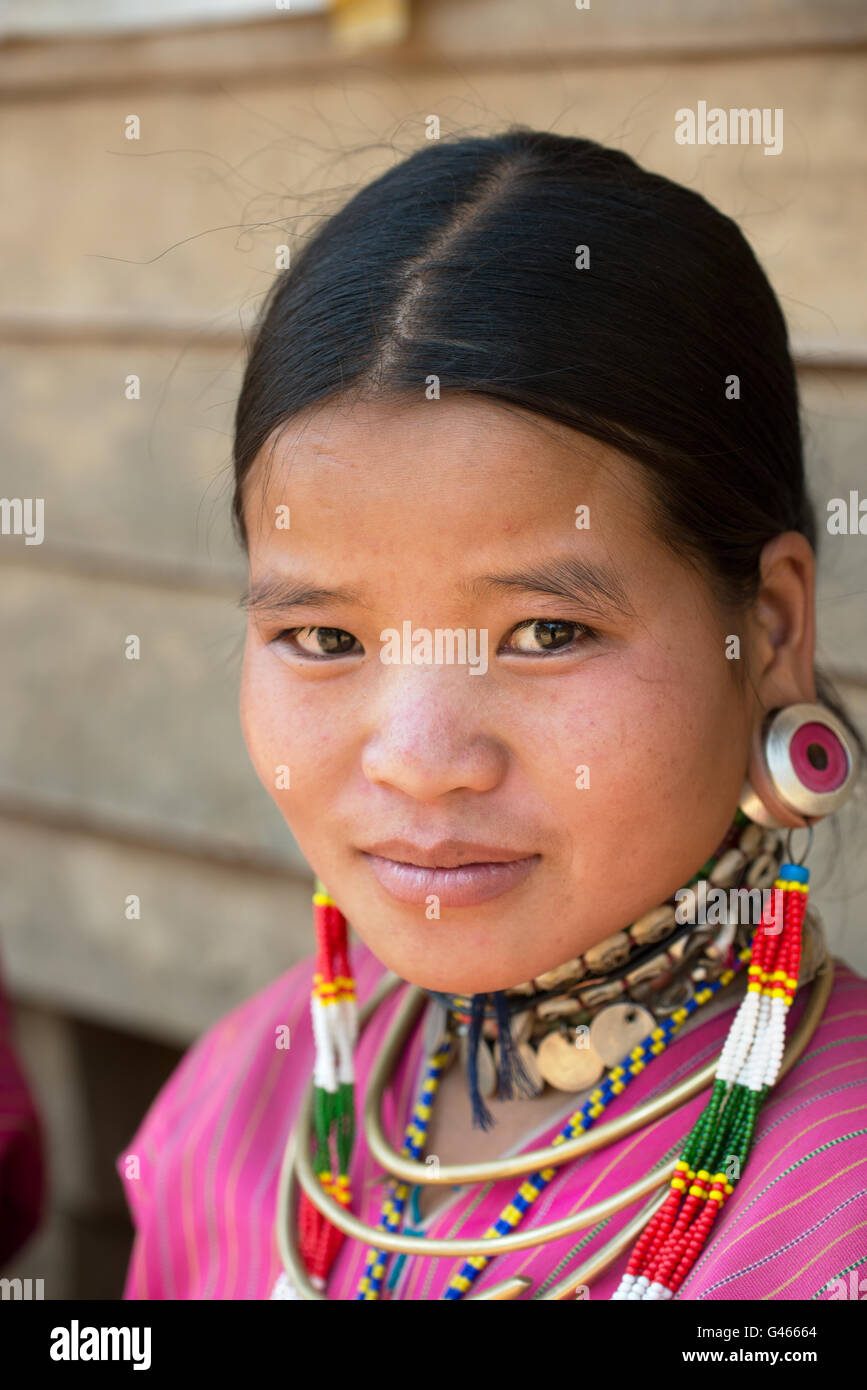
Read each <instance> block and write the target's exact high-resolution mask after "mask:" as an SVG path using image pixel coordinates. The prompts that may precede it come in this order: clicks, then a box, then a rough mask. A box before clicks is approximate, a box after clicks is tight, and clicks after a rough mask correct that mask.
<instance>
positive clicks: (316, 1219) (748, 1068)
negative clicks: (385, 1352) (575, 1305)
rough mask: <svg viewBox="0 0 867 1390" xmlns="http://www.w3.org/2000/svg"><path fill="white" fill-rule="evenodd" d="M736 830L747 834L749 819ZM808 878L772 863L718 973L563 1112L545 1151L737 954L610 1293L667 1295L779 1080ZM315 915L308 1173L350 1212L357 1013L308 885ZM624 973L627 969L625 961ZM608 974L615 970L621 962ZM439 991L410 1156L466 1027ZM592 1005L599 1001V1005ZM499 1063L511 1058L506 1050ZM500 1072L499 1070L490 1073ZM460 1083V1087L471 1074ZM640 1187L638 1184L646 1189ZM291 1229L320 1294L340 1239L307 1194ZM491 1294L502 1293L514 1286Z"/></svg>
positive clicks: (466, 1269) (333, 933)
mask: <svg viewBox="0 0 867 1390" xmlns="http://www.w3.org/2000/svg"><path fill="white" fill-rule="evenodd" d="M745 823H746V817H744V816H743V813H742V812H739V813H738V816H736V818H735V821H734V823H733V827H732V830H730V832H729V836H728V837H727V839H726V841H724V842H723V845H722V846H721V847H720V848H719V850H718V851H717V853H716V855H715V856H714V858H713V859H712V860H711V861H708V865H705V866H703V868H702V870H700V871H699V876H701V875H702V874H703V873H705V872H706V871H707V870H708V867H709V865H711V864H714V863H719V862H721V860H722V859H724V857H725V855H726V854H730V853H731V846H730V841H731V834H732V832H733V831H734V830H740V831H741V833H742V827H743V825H744V824H745ZM748 828H749V829H752V830H758V829H759V828H758V827H755V826H749V827H748ZM810 839H812V832H811V833H810ZM808 848H809V846H808ZM755 849H756V850H757V851H758V852H759V857H761V854H762V853H764V854H767V853H768V851H767V850H766V849H765V850H762V847H761V844H759V843H758V842H756V843H755ZM744 859H746V856H744ZM752 867H753V868H754V867H755V865H754V864H753V866H752ZM743 869H744V864H743V863H741V864H740V865H739V866H738V872H740V871H741V870H743ZM762 872H763V874H765V875H766V874H767V865H765V866H763V869H762ZM693 882H695V878H693V879H692V880H690V883H693ZM808 883H809V871H808V870H807V869H806V868H804V867H803V864H802V863H801V864H794V863H792V862H785V863H783V864H782V865H781V866H780V867H779V869H778V870H776V869H775V877H774V879H773V886H774V889H777V890H779V891H778V892H774V893H772V894H770V895H768V896H770V898H771V902H770V903H769V904H768V905H767V906H766V907H765V910H764V911H763V913H762V916H761V920H760V922H759V925H758V927H757V929H756V930H755V932H754V933H753V935H752V939H751V941H750V943H749V944H748V945H742V946H738V947H734V946H733V945H732V941H731V939H729V949H728V957H729V963H728V964H724V968H722V969H720V970H719V971H718V973H717V978H715V979H713V980H706V981H704V982H699V987H698V988H695V987H692V988H691V991H690V997H689V998H688V999H687V1000H685V1001H684V1002H683V1003H680V1004H678V1005H677V1006H676V1007H674V1008H672V1009H670V1011H669V1012H668V1015H667V1016H666V1017H664V1018H663V1019H662V1020H661V1021H660V1022H658V1023H657V1026H656V1027H654V1028H652V1029H650V1030H649V1032H648V1033H647V1035H646V1036H645V1037H644V1038H643V1039H642V1040H641V1041H640V1042H638V1043H637V1044H636V1045H635V1046H634V1047H632V1048H631V1049H630V1050H629V1051H628V1053H627V1055H625V1056H624V1057H623V1058H622V1059H621V1060H620V1061H619V1062H618V1063H616V1064H615V1065H614V1066H613V1067H611V1068H610V1069H609V1071H608V1074H607V1076H606V1077H605V1079H604V1081H602V1083H601V1084H600V1085H598V1086H596V1087H595V1089H594V1090H593V1091H592V1092H591V1094H590V1096H589V1097H588V1099H587V1100H586V1101H585V1102H584V1104H583V1105H582V1106H581V1107H580V1108H579V1109H577V1110H576V1111H575V1112H574V1113H573V1114H572V1115H571V1116H570V1117H569V1119H568V1120H567V1121H566V1123H565V1124H564V1126H563V1127H562V1129H561V1131H560V1132H559V1134H558V1135H557V1136H556V1137H555V1139H554V1141H553V1144H552V1146H551V1152H552V1154H553V1153H556V1147H557V1146H559V1145H564V1144H567V1143H569V1142H570V1141H574V1140H575V1139H576V1138H577V1136H579V1135H581V1134H584V1133H586V1132H587V1130H589V1129H590V1127H591V1126H592V1125H594V1124H595V1122H596V1121H597V1119H598V1118H599V1117H600V1116H601V1115H602V1114H604V1111H605V1108H606V1106H607V1105H608V1104H609V1103H610V1102H611V1100H613V1098H614V1097H615V1096H616V1095H619V1094H620V1093H621V1092H622V1091H623V1090H624V1089H625V1087H626V1086H627V1085H628V1084H629V1082H630V1081H631V1080H632V1079H633V1078H634V1077H635V1076H636V1075H638V1073H639V1072H641V1071H642V1070H643V1069H644V1067H645V1066H646V1065H647V1064H648V1062H650V1061H652V1060H653V1058H654V1057H655V1056H659V1055H660V1054H661V1053H662V1052H663V1051H664V1050H665V1047H666V1046H667V1045H668V1043H669V1042H670V1041H671V1039H672V1038H673V1037H674V1036H675V1035H676V1034H677V1033H678V1031H679V1030H680V1029H681V1028H682V1027H683V1025H684V1024H685V1022H686V1021H687V1019H688V1018H689V1017H691V1015H692V1014H693V1013H694V1012H695V1011H696V1010H697V1009H699V1008H701V1007H702V1005H704V1004H706V1003H707V1002H708V1001H709V1000H710V999H712V998H713V996H714V995H715V994H716V993H717V992H718V991H719V990H720V989H722V988H723V987H724V986H725V985H727V984H728V983H729V982H730V981H731V980H732V979H733V978H734V977H735V975H736V973H737V972H738V971H739V970H741V969H742V967H743V964H744V963H745V962H746V961H747V960H749V962H750V964H749V968H748V976H749V983H748V985H747V989H746V993H745V995H744V998H743V1000H742V1002H741V1005H740V1007H739V1009H738V1011H737V1014H736V1017H735V1019H734V1022H733V1024H732V1027H731V1029H730V1031H729V1034H728V1037H727V1040H726V1043H725V1046H724V1048H723V1052H722V1054H721V1056H720V1058H719V1061H718V1063H717V1067H716V1072H715V1076H714V1081H713V1088H712V1092H711V1096H710V1099H709V1101H708V1103H707V1105H706V1107H705V1109H704V1111H703V1112H702V1114H701V1115H700V1117H699V1119H698V1121H697V1122H696V1124H695V1126H694V1127H693V1129H692V1131H691V1133H690V1135H689V1136H688V1138H687V1140H686V1142H685V1145H684V1147H683V1150H682V1152H681V1156H680V1159H679V1160H678V1162H677V1164H676V1166H675V1173H674V1177H673V1178H672V1180H671V1184H670V1187H669V1191H668V1194H667V1196H666V1198H665V1201H664V1203H661V1204H659V1203H658V1204H657V1205H656V1208H655V1210H654V1212H653V1214H652V1216H651V1219H650V1220H649V1221H648V1222H647V1224H646V1225H645V1227H644V1229H643V1231H642V1232H641V1234H640V1236H639V1239H638V1241H637V1242H636V1244H635V1247H634V1249H633V1251H632V1254H631V1257H630V1261H629V1264H628V1267H627V1271H626V1274H625V1275H624V1278H623V1280H622V1282H621V1285H620V1287H619V1288H618V1290H617V1292H616V1293H615V1294H614V1295H613V1297H614V1298H615V1299H629V1300H635V1299H644V1300H655V1299H664V1298H671V1297H672V1296H673V1295H674V1294H675V1293H676V1292H677V1289H678V1288H679V1287H680V1284H681V1283H682V1281H683V1279H684V1278H685V1277H686V1275H687V1274H688V1272H689V1270H690V1269H691V1268H692V1265H693V1264H694V1262H695V1260H696V1259H697V1258H698V1255H699V1254H700V1252H701V1249H702V1248H703V1247H704V1244H705V1243H706V1241H707V1238H708V1234H709V1231H710V1229H711V1226H712V1224H713V1221H714V1219H715V1218H716V1216H717V1214H718V1212H719V1210H720V1209H721V1207H722V1205H723V1203H724V1202H725V1200H726V1199H727V1198H728V1197H729V1196H730V1195H731V1193H732V1192H733V1191H734V1186H735V1184H736V1182H737V1181H738V1179H739V1178H740V1176H741V1174H742V1172H743V1167H744V1165H745V1163H746V1160H747V1157H748V1154H749V1150H750V1147H751V1144H752V1140H753V1135H754V1132H755V1124H756V1118H757V1115H758V1112H759V1109H760V1108H761V1105H762V1102H763V1101H764V1098H765V1096H766V1094H767V1092H768V1091H769V1090H770V1088H771V1087H772V1086H773V1084H774V1082H775V1081H776V1079H777V1076H778V1074H779V1071H780V1065H781V1062H782V1058H783V1047H784V1042H785V1016H786V1012H787V1010H788V1008H789V1006H790V1004H791V1002H792V999H793V997H794V993H795V990H796V988H797V984H798V977H799V970H800V959H801V940H802V927H803V921H804V911H805V907H806V901H807V893H808ZM314 918H315V921H316V929H317V944H318V949H317V962H316V972H315V975H314V986H313V992H312V996H311V1013H312V1018H313V1027H314V1034H315V1038H316V1044H317V1050H316V1068H315V1072H314V1088H313V1129H314V1134H315V1142H316V1147H315V1154H314V1157H313V1170H314V1172H315V1173H316V1176H317V1179H318V1183H319V1184H320V1186H321V1189H322V1190H323V1191H324V1192H325V1193H327V1194H329V1196H331V1197H333V1198H334V1199H336V1201H337V1202H339V1203H340V1205H341V1207H342V1208H343V1209H344V1210H348V1208H349V1206H350V1201H351V1198H350V1191H349V1162H350V1157H351V1152H352V1146H353V1138H354V1077H353V1061H352V1054H353V1049H354V1046H355V1042H356V1039H357V1034H358V1015H357V1009H356V1003H355V995H354V982H353V980H352V976H351V972H350V969H349V963H348V954H347V949H346V921H345V919H344V918H343V916H342V914H341V913H340V912H339V909H338V908H337V906H336V904H335V903H334V901H333V900H332V899H331V898H330V896H329V895H328V894H327V892H326V891H325V890H324V889H323V887H322V885H321V884H319V883H318V882H317V891H316V893H315V894H314ZM572 964H573V965H574V962H573V963H572ZM579 965H583V962H579ZM703 968H704V967H700V968H699V969H700V970H701V969H703ZM625 969H626V971H627V972H628V973H630V974H631V970H630V969H629V966H627V967H625ZM568 973H569V972H567V974H568ZM584 973H585V972H584V970H583V969H579V970H578V972H577V977H578V978H581V977H582V976H583V974H584ZM620 973H621V975H622V974H623V973H624V969H623V968H622V969H621V972H620ZM575 975H576V972H572V980H571V984H570V982H569V981H568V980H567V981H565V983H566V985H567V988H571V987H572V984H574V983H575V978H574V977H575ZM539 983H540V981H538V980H537V981H536V982H535V984H536V985H538V984H539ZM541 983H543V984H544V983H545V981H544V980H543V981H541ZM522 990H523V992H524V1007H525V1008H526V999H527V995H526V986H519V987H518V989H517V990H516V991H514V992H511V991H505V992H504V994H505V995H509V994H512V995H513V999H514V997H515V995H517V996H518V997H520V995H521V992H522ZM535 992H537V991H536V990H535V986H534V993H535ZM541 992H542V993H550V991H541ZM431 993H432V992H431ZM449 998H450V1000H451V1003H450V1008H449V1011H448V1012H447V1014H446V1025H445V1028H444V1030H443V1033H442V1036H441V1037H440V1038H439V1039H438V1041H437V1043H436V1045H435V1046H434V1048H433V1050H432V1052H431V1053H430V1055H429V1057H428V1060H427V1064H426V1068H425V1072H424V1076H423V1080H422V1084H421V1088H420V1093H419V1097H418V1100H417V1101H416V1104H415V1106H414V1109H413V1113H412V1116H411V1118H410V1121H409V1123H408V1125H407V1127H406V1131H405V1135H404V1139H403V1146H402V1148H401V1151H400V1152H401V1156H402V1157H403V1158H405V1159H408V1160H412V1161H414V1162H419V1161H420V1159H421V1156H422V1154H423V1149H424V1142H425V1138H426V1135H427V1130H428V1125H429V1121H430V1115H431V1108H432V1103H433V1100H434V1097H435V1094H436V1091H437V1088H438V1086H439V1082H440V1079H441V1077H442V1075H443V1072H444V1070H445V1067H446V1066H447V1064H448V1062H449V1061H450V1060H451V1057H452V1056H453V1053H454V1050H455V1043H456V1035H457V1029H458V1028H459V1027H460V1026H462V1025H463V1026H466V1025H467V1022H468V1020H467V1018H466V1016H465V1015H461V1012H460V1005H461V1004H462V1003H466V1002H467V1001H466V1000H465V998H464V997H463V996H457V997H449ZM477 999H478V996H476V997H475V999H474V1000H473V1001H472V1002H473V1004H475V1003H476V1001H477ZM598 1002H599V1003H600V1004H601V1003H602V1002H603V1001H601V1000H600V1001H598ZM495 1005H496V1017H497V1021H498V1023H499V1025H500V1026H501V1028H502V1023H503V1019H504V1010H503V1008H502V1003H501V1001H496V1000H495ZM505 1017H508V1014H506V1015H505ZM482 1018H483V1014H482V1012H481V1011H480V1010H478V1009H476V1010H475V1013H474V1015H471V1017H470V1020H469V1022H470V1024H472V1023H473V1021H475V1023H476V1025H477V1026H476V1030H475V1031H476V1039H477V1040H478V1037H479V1035H480V1027H479V1026H478V1025H480V1024H481V1021H482ZM506 1032H508V1025H507V1026H506ZM801 1045H802V1046H803V1043H802V1044H801ZM508 1051H509V1049H508V1048H503V1047H501V1049H500V1061H501V1064H502V1062H503V1057H504V1056H507V1055H508ZM511 1060H512V1063H514V1058H512V1059H511ZM467 1070H468V1073H471V1071H472V1068H471V1063H470V1062H469V1060H468V1067H467ZM505 1070H506V1069H505V1068H504V1067H503V1066H502V1065H501V1068H500V1072H501V1081H502V1079H503V1075H504V1072H505ZM470 1080H471V1083H472V1075H470ZM471 1089H472V1085H471ZM501 1093H502V1091H501ZM332 1140H333V1141H334V1149H335V1155H336V1159H337V1173H336V1175H333V1173H332V1159H331V1141H332ZM560 1161H562V1160H560ZM556 1171H557V1166H556V1165H554V1164H553V1163H552V1164H550V1165H546V1166H543V1167H541V1168H539V1169H538V1170H537V1171H535V1172H531V1173H530V1174H529V1176H528V1177H527V1178H525V1179H524V1181H522V1182H521V1184H520V1185H519V1187H518V1189H517V1191H516V1192H515V1193H514V1194H513V1196H512V1198H511V1200H510V1201H509V1202H508V1203H507V1204H506V1205H505V1206H504V1208H503V1210H502V1212H501V1213H500V1216H499V1217H498V1219H497V1220H496V1221H495V1222H494V1223H493V1224H492V1225H491V1226H490V1227H489V1228H488V1230H487V1231H486V1232H485V1233H484V1236H483V1237H482V1240H483V1241H484V1240H490V1239H493V1240H494V1241H495V1242H496V1241H497V1239H498V1238H500V1237H503V1236H505V1235H507V1234H508V1233H511V1232H513V1231H515V1230H516V1228H517V1227H518V1225H519V1224H520V1222H521V1221H522V1220H523V1218H524V1216H525V1215H526V1213H527V1211H529V1209H530V1207H531V1206H532V1204H533V1202H534V1201H535V1200H536V1198H537V1197H538V1195H539V1193H540V1192H541V1191H543V1190H544V1188H545V1186H546V1185H547V1183H549V1182H550V1181H551V1179H552V1178H553V1176H554V1175H555V1174H556ZM645 1190H649V1189H648V1188H647V1187H646V1188H645ZM412 1192H413V1184H410V1183H408V1182H406V1181H403V1180H401V1179H398V1180H396V1181H394V1180H393V1181H392V1183H391V1186H390V1191H389V1193H388V1195H387V1197H386V1198H385V1201H384V1202H383V1206H382V1210H381V1214H380V1219H379V1222H378V1225H377V1227H376V1233H383V1234H388V1235H393V1234H394V1233H396V1232H398V1231H399V1230H400V1226H401V1222H402V1218H403V1215H404V1211H405V1208H406V1204H407V1199H408V1198H410V1196H411V1194H412ZM365 1229H371V1228H365ZM539 1235H540V1239H542V1238H544V1237H543V1236H542V1233H541V1232H540V1233H539ZM299 1236H300V1253H301V1257H302V1259H303V1262H304V1265H305V1266H306V1268H307V1270H308V1271H309V1275H310V1281H311V1283H312V1284H313V1286H314V1288H319V1289H324V1288H325V1283H326V1280H327V1275H328V1271H329V1269H330V1268H331V1266H332V1264H333V1262H334V1259H335V1258H336V1256H337V1253H338V1251H339V1249H340V1246H341V1244H342V1241H343V1239H344V1234H343V1231H342V1230H340V1229H339V1228H338V1227H337V1226H336V1225H335V1224H332V1222H331V1221H330V1220H329V1219H328V1216H327V1215H326V1214H325V1212H324V1211H323V1210H321V1209H320V1207H319V1206H318V1204H317V1203H316V1202H314V1201H313V1200H311V1196H310V1195H308V1191H306V1190H305V1191H303V1192H302V1194H301V1202H300V1206H299ZM549 1238H550V1237H549ZM421 1244H423V1242H421ZM421 1253H424V1252H423V1251H422V1252H421ZM615 1253H616V1252H615ZM389 1255H390V1252H389V1251H388V1250H386V1249H383V1248H380V1247H379V1246H377V1245H375V1244H372V1245H371V1246H370V1248H369V1250H368V1253H367V1259H366V1264H365V1270H364V1274H363V1275H362V1277H361V1279H360V1281H359V1285H358V1288H357V1291H356V1294H355V1297H356V1299H358V1300H359V1301H371V1300H375V1299H377V1298H379V1297H380V1293H381V1291H382V1286H383V1280H384V1278H385V1276H386V1273H387V1265H388V1259H389ZM492 1258H494V1256H493V1255H485V1254H482V1253H478V1254H473V1255H470V1256H468V1257H467V1258H465V1259H464V1260H463V1261H462V1262H461V1264H460V1266H459V1267H458V1268H457V1269H456V1270H455V1273H454V1274H453V1276H452V1278H451V1279H450V1281H449V1284H448V1287H447V1289H446V1291H445V1293H444V1295H443V1297H444V1298H445V1299H446V1300H449V1301H454V1300H457V1299H460V1298H461V1297H462V1296H463V1295H464V1294H465V1293H467V1291H468V1290H469V1289H470V1288H471V1287H472V1284H473V1283H474V1281H475V1280H476V1279H477V1278H478V1276H479V1274H480V1273H481V1272H482V1270H484V1269H485V1268H486V1267H487V1266H488V1264H489V1263H490V1260H491V1259H492ZM390 1282H393V1281H390ZM517 1291H520V1288H519V1289H518V1290H517ZM283 1296H292V1295H283ZM502 1296H504V1297H506V1296H514V1291H513V1293H512V1294H506V1293H504V1294H503V1295H502Z"/></svg>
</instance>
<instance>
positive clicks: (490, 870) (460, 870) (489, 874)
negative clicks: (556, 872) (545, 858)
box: [362, 850, 542, 907]
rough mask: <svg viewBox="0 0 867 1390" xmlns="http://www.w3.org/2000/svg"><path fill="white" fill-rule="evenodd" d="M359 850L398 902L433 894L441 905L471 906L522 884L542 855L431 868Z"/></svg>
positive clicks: (419, 901) (423, 899) (421, 900)
mask: <svg viewBox="0 0 867 1390" xmlns="http://www.w3.org/2000/svg"><path fill="white" fill-rule="evenodd" d="M362 853H363V854H364V857H365V859H366V860H367V862H368V864H369V865H370V867H371V869H372V870H373V872H374V874H375V875H376V877H377V879H378V880H379V882H380V883H381V884H382V887H383V888H384V889H385V891H386V892H387V893H390V894H391V896H392V897H393V898H396V899H397V901H398V902H401V903H416V904H424V903H425V902H426V900H427V898H428V897H430V896H431V894H434V895H435V896H436V897H437V898H438V899H439V901H440V904H441V905H442V906H443V907H475V906H476V905H477V904H479V903H484V902H488V901H490V899H491V898H498V897H499V896H500V894H501V893H507V892H508V891H509V889H510V888H514V887H516V885H517V884H519V883H522V882H523V881H524V879H525V878H527V876H528V875H529V874H531V873H532V871H533V869H534V868H535V867H536V864H537V863H538V862H539V860H540V859H541V857H542V856H541V855H540V854H531V855H529V856H528V857H527V858H526V859H509V860H505V861H503V862H499V863H484V864H481V863H480V864H458V865H456V866H455V867H454V868H452V869H436V868H433V869H432V868H425V867H423V866H422V865H420V864H405V863H402V862H401V861H400V860H397V859H384V858H383V857H382V856H381V855H379V854H370V853H368V852H367V851H366V850H365V851H362Z"/></svg>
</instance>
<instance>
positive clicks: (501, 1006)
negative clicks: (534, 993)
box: [494, 989, 535, 1100]
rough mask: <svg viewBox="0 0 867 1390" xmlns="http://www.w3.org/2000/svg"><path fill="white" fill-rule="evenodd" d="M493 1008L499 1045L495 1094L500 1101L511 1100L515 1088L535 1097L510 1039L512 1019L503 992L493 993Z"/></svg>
mask: <svg viewBox="0 0 867 1390" xmlns="http://www.w3.org/2000/svg"><path fill="white" fill-rule="evenodd" d="M494 1007H495V1008H496V1010H497V1041H498V1043H499V1045H500V1070H499V1078H498V1082H499V1084H498V1088H497V1094H498V1095H499V1098H500V1100H512V1099H513V1097H514V1094H515V1087H516V1086H517V1087H518V1088H519V1090H521V1091H523V1092H524V1095H526V1096H532V1095H535V1092H534V1090H533V1083H532V1081H531V1080H530V1078H529V1076H528V1075H527V1073H526V1071H525V1069H524V1063H523V1062H522V1061H521V1054H520V1052H519V1051H518V1049H517V1047H516V1046H515V1040H514V1038H513V1037H512V1018H511V1014H510V1012H509V1004H508V1000H507V999H506V992H505V990H502V989H498V990H496V991H495V993H494Z"/></svg>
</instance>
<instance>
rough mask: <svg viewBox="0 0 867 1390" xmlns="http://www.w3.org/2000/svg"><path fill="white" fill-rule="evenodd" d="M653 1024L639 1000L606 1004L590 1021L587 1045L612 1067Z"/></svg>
mask: <svg viewBox="0 0 867 1390" xmlns="http://www.w3.org/2000/svg"><path fill="white" fill-rule="evenodd" d="M655 1027H656V1019H655V1018H654V1017H653V1014H652V1013H651V1012H650V1010H649V1009H643V1008H642V1007H641V1005H640V1004H609V1005H608V1007H607V1008H606V1009H601V1010H600V1011H599V1013H598V1014H597V1015H596V1017H595V1018H594V1019H593V1022H592V1023H591V1024H590V1045H591V1047H594V1048H595V1049H596V1051H597V1052H598V1054H599V1056H600V1057H601V1058H602V1061H603V1062H604V1063H605V1066H606V1067H616V1066H617V1065H618V1063H620V1062H622V1061H623V1060H624V1058H625V1057H628V1056H629V1054H630V1052H631V1051H632V1049H633V1047H637V1046H638V1044H639V1043H640V1042H643V1041H644V1039H645V1038H646V1037H647V1035H648V1033H650V1032H652V1030H653V1029H654V1028H655Z"/></svg>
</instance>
